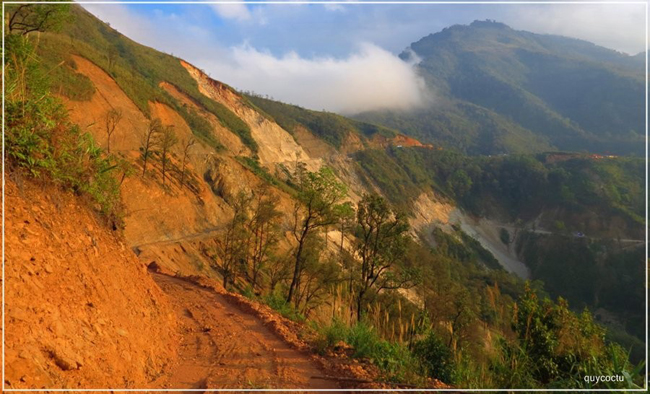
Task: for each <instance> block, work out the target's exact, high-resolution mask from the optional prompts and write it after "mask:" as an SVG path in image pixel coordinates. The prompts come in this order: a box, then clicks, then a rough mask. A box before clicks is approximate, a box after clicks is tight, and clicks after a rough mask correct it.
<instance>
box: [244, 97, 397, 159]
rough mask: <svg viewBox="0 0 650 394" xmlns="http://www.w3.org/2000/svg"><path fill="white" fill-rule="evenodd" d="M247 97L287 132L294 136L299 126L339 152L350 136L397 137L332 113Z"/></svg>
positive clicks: (382, 129)
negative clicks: (354, 134) (377, 135)
mask: <svg viewBox="0 0 650 394" xmlns="http://www.w3.org/2000/svg"><path fill="white" fill-rule="evenodd" d="M246 97H247V98H248V100H250V101H251V103H253V104H254V105H255V106H256V107H257V108H259V109H261V110H262V112H263V113H265V114H267V115H269V116H271V117H272V119H273V120H274V121H275V122H276V123H277V124H279V125H280V126H281V127H282V128H283V129H285V130H287V131H288V132H290V133H293V131H294V129H295V128H296V127H298V126H302V127H304V128H306V129H307V130H309V131H311V132H312V133H313V134H314V135H316V136H318V137H320V138H322V139H323V140H324V141H326V142H328V143H329V144H330V145H332V146H334V147H335V148H340V147H341V145H342V144H343V143H344V142H345V140H346V138H347V136H348V135H349V134H350V133H357V134H359V135H360V136H366V137H370V136H372V135H374V134H376V133H379V134H380V135H382V136H385V137H394V136H395V135H396V134H397V132H396V131H394V130H391V129H388V128H386V127H382V126H376V125H373V124H370V123H365V122H359V121H356V120H353V119H349V118H345V117H343V116H341V115H337V114H334V113H331V112H319V111H311V110H308V109H305V108H301V107H298V106H296V105H291V104H284V103H281V102H279V101H274V100H270V99H267V98H263V97H261V96H259V95H255V94H247V96H246Z"/></svg>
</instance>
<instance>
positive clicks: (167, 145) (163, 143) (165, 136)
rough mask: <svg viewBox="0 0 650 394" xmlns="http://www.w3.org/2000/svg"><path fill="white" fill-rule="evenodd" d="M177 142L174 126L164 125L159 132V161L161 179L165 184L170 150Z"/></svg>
mask: <svg viewBox="0 0 650 394" xmlns="http://www.w3.org/2000/svg"><path fill="white" fill-rule="evenodd" d="M177 143H178V137H176V133H174V126H165V127H164V128H163V129H162V132H161V134H160V155H161V157H160V161H161V163H162V181H163V185H164V184H165V174H166V173H167V164H168V163H169V156H170V150H171V149H172V147H173V146H174V145H176V144H177Z"/></svg>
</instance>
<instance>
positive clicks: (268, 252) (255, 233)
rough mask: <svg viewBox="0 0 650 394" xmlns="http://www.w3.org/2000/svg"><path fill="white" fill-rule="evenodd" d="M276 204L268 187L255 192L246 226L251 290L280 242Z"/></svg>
mask: <svg viewBox="0 0 650 394" xmlns="http://www.w3.org/2000/svg"><path fill="white" fill-rule="evenodd" d="M278 204H279V198H278V197H277V196H276V195H274V194H272V193H271V191H270V189H269V187H268V186H266V185H264V186H261V187H260V188H258V189H257V190H256V191H255V194H254V196H253V201H252V204H251V205H252V208H251V217H250V221H249V222H248V224H247V226H248V231H249V233H250V235H251V236H250V238H249V243H250V245H249V250H248V253H249V257H248V260H249V266H250V275H249V277H250V281H251V286H252V287H253V289H255V288H256V287H257V286H258V285H259V279H260V274H261V273H262V272H263V271H264V270H266V267H267V264H268V262H269V260H270V259H271V258H273V254H274V252H275V249H276V248H277V245H278V242H279V241H280V232H281V229H280V220H281V218H282V212H280V211H279V210H278Z"/></svg>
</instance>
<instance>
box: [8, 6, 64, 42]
mask: <svg viewBox="0 0 650 394" xmlns="http://www.w3.org/2000/svg"><path fill="white" fill-rule="evenodd" d="M53 3H55V4H21V5H15V4H11V5H10V4H7V5H6V8H7V9H6V12H7V14H8V15H9V20H8V22H6V23H7V27H8V29H9V34H20V35H23V36H24V35H27V34H29V33H31V32H36V31H41V32H43V31H57V30H59V29H60V28H61V26H62V25H63V24H64V23H65V22H66V21H69V20H70V19H71V15H70V4H56V2H53Z"/></svg>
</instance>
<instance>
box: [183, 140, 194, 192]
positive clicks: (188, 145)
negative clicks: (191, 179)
mask: <svg viewBox="0 0 650 394" xmlns="http://www.w3.org/2000/svg"><path fill="white" fill-rule="evenodd" d="M194 144H196V140H195V139H194V138H191V137H190V138H188V139H187V140H185V141H184V142H183V160H182V162H181V187H183V182H184V181H185V165H186V164H187V159H188V157H189V155H190V148H192V147H193V146H194Z"/></svg>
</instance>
